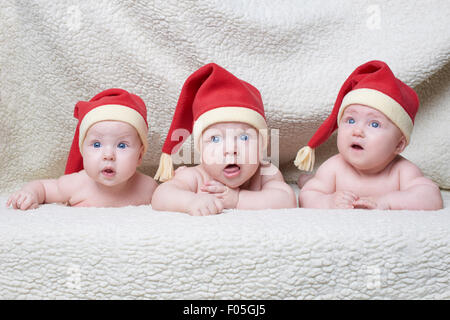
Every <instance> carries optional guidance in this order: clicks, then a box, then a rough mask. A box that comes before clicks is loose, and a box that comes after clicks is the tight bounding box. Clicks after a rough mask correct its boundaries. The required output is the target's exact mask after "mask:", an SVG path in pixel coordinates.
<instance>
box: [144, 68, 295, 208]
mask: <svg viewBox="0 0 450 320" xmlns="http://www.w3.org/2000/svg"><path fill="white" fill-rule="evenodd" d="M180 129H181V130H187V131H188V132H189V133H192V134H193V137H194V145H195V146H196V148H197V149H199V151H200V154H201V159H200V160H201V163H200V164H199V165H197V166H194V167H189V168H187V167H181V168H179V169H177V171H176V172H175V175H174V176H173V165H172V162H171V157H170V154H173V153H175V152H177V150H178V149H179V147H180V145H181V143H182V142H183V141H181V143H180V142H179V141H178V139H174V138H173V137H177V136H180V135H182V134H179V133H177V130H180ZM266 146H267V124H266V120H265V115H264V107H263V103H262V100H261V95H260V93H259V91H258V90H257V89H256V88H255V87H253V86H252V85H250V84H248V83H246V82H244V81H242V80H240V79H238V78H236V77H235V76H234V75H232V74H231V73H229V72H228V71H226V70H225V69H223V68H221V67H220V66H218V65H216V64H212V63H211V64H207V65H205V66H203V67H202V68H200V69H199V70H197V71H196V72H194V73H193V74H192V75H191V76H190V77H189V78H188V79H187V80H186V82H185V84H184V86H183V89H182V91H181V94H180V98H179V100H178V104H177V108H176V110H175V115H174V118H173V121H172V125H171V128H170V130H169V134H168V136H167V139H166V142H165V144H164V147H163V154H162V155H161V162H160V168H159V169H158V172H157V173H156V176H155V178H156V179H157V178H159V179H160V180H161V181H166V180H169V179H170V180H169V181H167V182H165V183H163V184H161V185H160V186H159V187H158V188H157V189H156V191H155V195H154V198H153V202H152V207H153V208H154V209H156V210H166V211H179V212H186V213H188V214H190V215H196V216H199V215H212V214H217V213H220V212H222V210H223V209H234V208H238V209H268V208H293V207H296V206H297V202H296V198H295V193H294V191H293V190H292V188H291V187H290V186H289V185H287V184H286V183H285V182H284V179H283V176H282V175H281V173H280V171H279V170H278V168H276V167H275V166H274V165H272V164H261V160H262V151H263V150H264V148H265V147H266ZM172 176H173V178H172Z"/></svg>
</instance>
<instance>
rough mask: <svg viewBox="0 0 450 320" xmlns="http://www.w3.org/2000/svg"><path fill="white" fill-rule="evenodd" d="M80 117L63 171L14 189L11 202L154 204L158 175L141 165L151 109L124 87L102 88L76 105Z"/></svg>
mask: <svg viewBox="0 0 450 320" xmlns="http://www.w3.org/2000/svg"><path fill="white" fill-rule="evenodd" d="M74 116H75V118H77V119H78V125H77V128H76V131H75V136H74V139H73V143H72V147H71V149H70V153H69V157H68V160H67V164H66V170H65V175H63V176H61V177H60V178H58V179H46V180H36V181H32V182H30V183H28V184H26V185H25V186H24V187H23V188H22V189H21V190H19V191H17V192H15V193H14V194H12V195H11V196H10V197H9V199H8V200H7V203H6V204H7V206H12V207H13V208H14V209H21V210H27V209H34V208H37V207H38V206H39V204H41V203H66V204H68V205H70V206H80V207H82V206H83V207H121V206H128V205H143V204H150V203H151V199H152V195H153V191H154V190H155V189H156V187H157V183H156V181H155V180H154V179H153V178H151V177H149V176H146V175H144V174H142V173H140V172H138V171H136V168H137V167H138V166H139V165H140V164H141V163H142V159H143V156H144V154H145V152H146V150H147V147H148V143H147V132H148V123H147V109H146V106H145V104H144V101H142V99H141V98H140V97H138V96H137V95H134V94H130V93H129V92H127V91H125V90H122V89H108V90H105V91H102V92H100V93H99V94H97V95H96V96H95V97H93V98H92V99H91V100H90V101H88V102H87V101H80V102H78V103H77V104H76V105H75V110H74Z"/></svg>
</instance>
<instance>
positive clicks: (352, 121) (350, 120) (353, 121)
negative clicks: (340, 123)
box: [347, 118, 355, 124]
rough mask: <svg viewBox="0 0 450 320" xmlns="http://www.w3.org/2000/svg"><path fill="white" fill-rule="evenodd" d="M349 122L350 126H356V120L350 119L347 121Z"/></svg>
mask: <svg viewBox="0 0 450 320" xmlns="http://www.w3.org/2000/svg"><path fill="white" fill-rule="evenodd" d="M347 122H348V123H350V124H354V123H355V119H353V118H350V119H348V120H347Z"/></svg>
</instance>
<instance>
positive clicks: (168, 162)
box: [155, 152, 173, 182]
mask: <svg viewBox="0 0 450 320" xmlns="http://www.w3.org/2000/svg"><path fill="white" fill-rule="evenodd" d="M172 177H173V161H172V157H171V155H170V154H167V153H165V152H163V153H161V158H160V159H159V167H158V171H156V174H155V180H159V181H161V182H165V181H167V180H170V179H172Z"/></svg>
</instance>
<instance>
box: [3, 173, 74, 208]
mask: <svg viewBox="0 0 450 320" xmlns="http://www.w3.org/2000/svg"><path fill="white" fill-rule="evenodd" d="M78 175H79V174H78V173H74V174H71V175H64V176H62V177H60V178H58V179H45V180H35V181H31V182H29V183H27V184H26V185H25V186H24V187H23V188H22V189H20V190H19V191H17V192H15V193H13V194H12V195H11V196H10V197H9V198H8V201H7V202H6V205H7V206H8V207H9V206H12V207H13V208H14V209H20V210H28V209H35V208H37V207H38V206H39V204H42V203H56V202H68V201H69V199H70V189H71V188H73V187H74V185H75V182H76V180H79V179H80V177H79V176H78Z"/></svg>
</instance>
